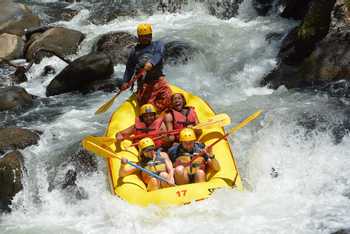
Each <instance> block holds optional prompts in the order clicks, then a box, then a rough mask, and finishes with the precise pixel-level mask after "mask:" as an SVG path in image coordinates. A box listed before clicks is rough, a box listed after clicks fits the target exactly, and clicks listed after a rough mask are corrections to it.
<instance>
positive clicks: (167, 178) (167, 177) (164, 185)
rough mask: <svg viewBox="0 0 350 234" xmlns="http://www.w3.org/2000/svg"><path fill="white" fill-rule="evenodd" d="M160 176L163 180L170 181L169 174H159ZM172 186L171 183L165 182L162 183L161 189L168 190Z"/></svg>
mask: <svg viewBox="0 0 350 234" xmlns="http://www.w3.org/2000/svg"><path fill="white" fill-rule="evenodd" d="M159 176H161V177H162V178H164V179H166V180H169V174H168V173H167V172H165V171H164V172H161V173H160V174H159ZM170 186H171V185H170V184H169V183H166V182H164V181H160V187H161V188H167V187H170Z"/></svg>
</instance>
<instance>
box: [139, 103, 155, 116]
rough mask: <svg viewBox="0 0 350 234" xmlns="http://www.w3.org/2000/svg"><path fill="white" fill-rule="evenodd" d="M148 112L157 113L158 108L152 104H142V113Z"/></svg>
mask: <svg viewBox="0 0 350 234" xmlns="http://www.w3.org/2000/svg"><path fill="white" fill-rule="evenodd" d="M146 113H157V110H156V108H155V107H154V106H153V105H152V104H145V105H142V106H141V108H140V115H143V114H146Z"/></svg>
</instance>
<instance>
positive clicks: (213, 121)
mask: <svg viewBox="0 0 350 234" xmlns="http://www.w3.org/2000/svg"><path fill="white" fill-rule="evenodd" d="M230 123H231V118H230V116H228V115H227V114H225V113H222V114H217V115H214V116H213V117H211V118H209V119H207V120H205V121H203V122H201V123H199V124H197V125H195V126H194V127H193V128H194V129H201V128H215V127H224V126H226V125H229V124H230ZM179 132H180V130H172V131H167V132H162V133H157V134H147V133H144V134H139V135H135V136H131V137H128V138H126V139H128V140H136V139H141V138H144V137H150V138H152V139H153V138H154V137H156V138H159V137H163V136H165V135H173V134H178V133H179ZM98 138H99V141H100V142H103V141H104V142H106V143H110V144H111V143H114V142H115V141H116V139H115V138H114V137H98Z"/></svg>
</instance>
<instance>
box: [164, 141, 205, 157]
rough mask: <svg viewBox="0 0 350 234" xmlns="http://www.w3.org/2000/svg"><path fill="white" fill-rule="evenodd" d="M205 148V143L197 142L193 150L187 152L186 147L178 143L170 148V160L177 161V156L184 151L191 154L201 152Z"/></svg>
mask: <svg viewBox="0 0 350 234" xmlns="http://www.w3.org/2000/svg"><path fill="white" fill-rule="evenodd" d="M204 148H205V145H204V144H203V143H200V142H195V143H194V147H193V149H192V151H191V152H187V151H186V150H185V149H184V148H182V146H181V144H179V143H176V144H174V145H173V146H172V147H170V148H169V149H168V155H169V158H170V160H171V161H172V162H175V161H176V158H177V157H179V156H181V154H183V153H189V154H194V153H199V152H200V151H201V150H202V149H204Z"/></svg>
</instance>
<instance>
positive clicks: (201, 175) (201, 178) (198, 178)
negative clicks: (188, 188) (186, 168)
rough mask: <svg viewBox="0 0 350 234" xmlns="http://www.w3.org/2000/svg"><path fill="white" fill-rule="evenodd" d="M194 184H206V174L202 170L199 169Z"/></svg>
mask: <svg viewBox="0 0 350 234" xmlns="http://www.w3.org/2000/svg"><path fill="white" fill-rule="evenodd" d="M194 182H195V183H200V182H205V172H204V171H203V170H202V169H198V170H197V171H196V174H195V175H194Z"/></svg>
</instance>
